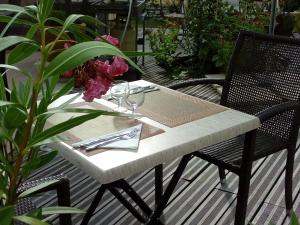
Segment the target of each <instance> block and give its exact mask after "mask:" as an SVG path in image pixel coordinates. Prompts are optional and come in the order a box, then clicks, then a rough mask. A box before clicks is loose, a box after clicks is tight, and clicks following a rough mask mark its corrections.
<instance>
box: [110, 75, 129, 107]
mask: <svg viewBox="0 0 300 225" xmlns="http://www.w3.org/2000/svg"><path fill="white" fill-rule="evenodd" d="M128 87H129V85H128V82H127V81H123V80H115V81H114V82H113V83H112V85H111V88H110V94H111V97H112V98H113V99H115V100H116V101H117V107H116V108H115V109H114V111H116V112H123V111H126V109H125V108H122V103H123V100H124V97H125V94H126V92H127V90H128Z"/></svg>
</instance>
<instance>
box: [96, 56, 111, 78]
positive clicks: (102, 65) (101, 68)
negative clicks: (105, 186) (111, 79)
mask: <svg viewBox="0 0 300 225" xmlns="http://www.w3.org/2000/svg"><path fill="white" fill-rule="evenodd" d="M94 65H95V69H96V72H98V73H100V75H101V74H104V75H107V74H108V69H109V67H110V65H109V61H108V60H106V61H105V62H103V61H101V60H99V59H97V60H96V61H95V62H94Z"/></svg>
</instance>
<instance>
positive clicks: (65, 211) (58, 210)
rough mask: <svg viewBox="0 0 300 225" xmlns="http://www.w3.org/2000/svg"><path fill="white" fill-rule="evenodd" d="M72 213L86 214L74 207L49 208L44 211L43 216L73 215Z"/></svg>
mask: <svg viewBox="0 0 300 225" xmlns="http://www.w3.org/2000/svg"><path fill="white" fill-rule="evenodd" d="M72 213H85V211H83V210H81V209H76V208H72V207H60V206H58V207H47V208H43V209H42V215H51V214H72Z"/></svg>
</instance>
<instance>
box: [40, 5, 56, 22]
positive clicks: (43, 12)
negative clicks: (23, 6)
mask: <svg viewBox="0 0 300 225" xmlns="http://www.w3.org/2000/svg"><path fill="white" fill-rule="evenodd" d="M53 4H54V0H43V1H39V4H38V11H39V17H40V21H41V22H43V23H44V22H45V20H46V19H47V17H48V16H49V15H50V12H51V11H52V9H53Z"/></svg>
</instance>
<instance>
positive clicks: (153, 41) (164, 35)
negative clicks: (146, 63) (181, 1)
mask: <svg viewBox="0 0 300 225" xmlns="http://www.w3.org/2000/svg"><path fill="white" fill-rule="evenodd" d="M178 32H179V30H178V28H177V27H176V26H174V25H172V24H171V23H167V24H166V25H162V26H160V27H159V28H157V29H156V30H153V31H152V32H151V33H150V34H149V40H150V47H151V49H152V52H153V53H155V55H154V57H155V59H156V60H157V61H158V63H159V64H161V65H163V66H165V67H167V68H172V66H173V63H174V62H175V60H176V56H175V55H174V54H175V52H176V49H177V47H178V44H179V41H178V39H177V36H178Z"/></svg>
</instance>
